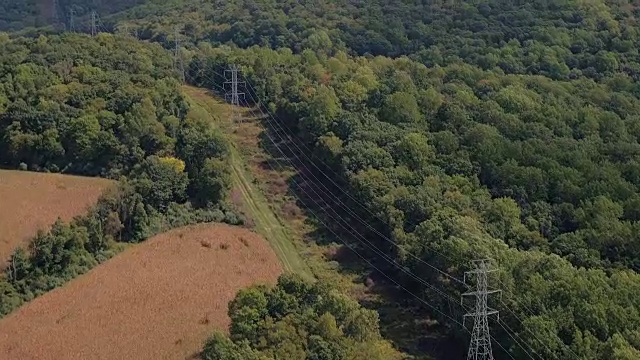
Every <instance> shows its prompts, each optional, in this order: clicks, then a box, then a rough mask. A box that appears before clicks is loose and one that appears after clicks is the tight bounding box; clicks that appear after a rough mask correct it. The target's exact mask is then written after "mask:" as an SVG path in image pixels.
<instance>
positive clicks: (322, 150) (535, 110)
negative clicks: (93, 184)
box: [0, 0, 640, 360]
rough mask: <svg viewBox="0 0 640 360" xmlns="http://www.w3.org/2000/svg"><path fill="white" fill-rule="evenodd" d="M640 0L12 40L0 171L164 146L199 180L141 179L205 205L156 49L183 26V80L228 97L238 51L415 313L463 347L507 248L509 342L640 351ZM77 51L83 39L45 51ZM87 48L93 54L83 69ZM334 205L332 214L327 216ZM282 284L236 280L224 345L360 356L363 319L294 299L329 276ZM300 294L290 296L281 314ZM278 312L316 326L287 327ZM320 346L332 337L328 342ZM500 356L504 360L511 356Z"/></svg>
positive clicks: (186, 5) (421, 7)
mask: <svg viewBox="0 0 640 360" xmlns="http://www.w3.org/2000/svg"><path fill="white" fill-rule="evenodd" d="M5 6H6V5H5ZM32 10H33V9H32ZM118 10H120V8H119V9H118ZM15 11H24V10H20V9H17V10H15ZM105 11H106V9H105ZM638 12H640V8H638V6H637V5H635V4H633V3H631V2H628V1H614V0H610V1H609V0H608V1H604V0H597V1H590V2H584V1H573V0H565V1H553V2H550V1H543V0H535V1H528V2H524V1H506V0H487V1H470V0H469V1H446V2H445V1H424V2H413V1H389V0H374V1H366V2H357V1H345V0H336V1H328V0H321V1H255V0H233V1H224V2H222V1H205V0H190V1H187V0H176V1H172V2H169V3H167V4H159V3H156V2H147V3H145V4H142V5H139V6H135V7H131V8H130V9H128V10H125V11H123V12H118V13H115V12H114V14H113V15H111V16H108V15H106V16H104V17H103V19H104V21H105V22H107V23H109V24H111V25H113V28H117V29H121V28H123V27H124V26H125V25H126V27H127V28H128V29H135V30H136V33H137V36H138V37H139V39H140V40H142V42H137V41H136V39H135V38H134V37H132V36H124V35H123V36H120V37H118V41H115V40H114V39H116V37H112V36H111V35H101V36H99V37H98V38H97V42H98V43H100V42H104V43H105V44H106V45H101V46H98V45H97V44H95V43H93V42H90V41H89V40H86V41H87V44H85V46H86V49H87V50H84V49H85V48H84V47H75V48H74V47H73V46H72V45H70V43H73V42H74V41H78V42H79V41H80V39H81V37H79V36H76V37H74V36H70V35H63V36H61V37H54V38H49V39H48V40H46V41H45V40H43V39H42V38H40V39H37V38H35V39H23V38H18V39H16V40H10V39H9V38H8V37H7V38H5V39H3V43H2V44H3V46H4V47H5V49H7V50H6V51H3V52H2V53H3V54H5V55H4V56H3V57H4V58H6V59H3V61H2V63H3V69H4V70H3V72H2V74H4V75H2V76H3V83H5V82H6V84H7V85H5V87H4V89H3V93H4V95H3V96H2V97H0V99H2V100H1V101H0V103H1V104H3V105H2V107H3V110H4V113H5V115H3V118H2V119H3V120H2V122H1V123H0V134H1V135H2V139H3V140H2V142H1V143H0V150H2V152H0V156H2V158H0V162H1V163H2V164H3V165H5V166H12V167H19V166H26V167H28V168H29V169H35V170H49V171H61V170H62V169H65V171H72V172H75V173H83V174H88V175H102V176H110V177H117V176H120V175H126V176H131V177H133V178H139V177H141V178H145V175H144V174H145V170H143V169H142V168H143V167H144V166H143V165H140V164H145V163H149V162H151V163H153V162H154V160H150V159H149V158H148V157H150V156H151V159H156V158H154V157H153V156H156V157H158V159H159V160H157V161H158V162H160V163H162V161H166V160H162V159H164V158H166V157H168V156H176V157H177V158H179V159H183V161H185V164H186V165H185V166H186V169H187V170H185V171H186V173H187V175H188V176H187V178H188V180H187V181H186V182H187V183H188V184H187V185H186V187H184V188H185V189H186V190H184V191H179V192H176V193H172V190H167V193H172V195H167V196H165V197H162V198H160V199H154V197H153V196H151V197H148V196H149V195H151V194H156V193H157V192H156V191H149V189H148V187H147V188H145V187H144V186H139V187H138V190H136V192H138V193H140V194H141V196H142V199H144V201H145V202H149V204H148V205H149V206H150V207H151V208H154V209H159V210H158V211H160V212H161V211H167V210H166V207H165V205H163V204H166V202H167V201H169V202H170V201H173V200H177V202H178V203H180V202H184V201H186V200H187V199H190V200H191V201H193V202H194V204H199V203H202V202H203V201H199V200H198V199H199V197H198V194H201V193H202V191H204V189H209V188H210V187H209V186H208V184H206V185H202V182H201V181H199V180H197V177H198V175H199V174H200V173H201V171H200V169H201V168H202V166H204V165H202V164H203V162H202V161H201V160H199V161H195V160H193V158H190V156H195V155H194V154H193V151H194V149H195V148H194V147H189V146H185V145H184V141H185V140H184V139H185V129H184V128H182V127H181V125H179V124H180V122H176V120H177V119H182V118H183V117H184V116H185V112H186V111H187V109H186V108H185V106H186V105H185V104H184V103H182V102H181V100H180V97H179V95H178V94H177V93H176V92H175V86H176V83H175V80H166V78H167V77H173V76H175V73H173V72H172V63H171V58H170V57H169V56H170V55H168V54H166V53H164V54H163V50H162V49H161V46H164V47H165V48H172V47H173V45H174V41H175V40H176V39H175V36H174V31H175V27H176V26H178V27H179V29H180V35H179V36H180V39H179V40H180V41H182V42H183V43H185V44H186V47H185V48H184V49H183V50H182V52H181V53H180V56H181V57H182V58H183V60H184V61H185V64H186V68H187V69H186V72H187V81H188V82H190V83H192V84H194V85H198V86H202V87H207V88H210V89H216V84H221V83H222V82H224V80H225V79H223V77H222V75H223V74H224V70H226V69H228V68H229V66H230V65H238V66H240V68H241V72H242V74H243V76H244V80H246V81H247V84H249V85H248V86H247V88H246V89H244V91H246V93H247V94H248V95H247V99H248V102H249V104H248V105H255V103H257V102H258V100H260V106H262V109H263V111H264V112H266V113H269V114H272V115H273V118H271V120H273V121H271V120H266V121H265V124H266V125H267V126H268V127H270V128H271V130H272V132H271V133H270V136H271V137H272V138H275V140H276V142H277V143H284V144H285V145H280V146H279V147H278V146H269V144H266V145H265V147H267V148H269V150H270V151H272V152H273V153H274V156H281V155H283V154H281V153H285V154H287V155H289V156H290V157H291V158H294V156H292V155H298V156H295V158H297V159H298V160H296V161H294V166H296V167H297V168H298V170H299V171H300V175H299V179H298V184H294V183H292V184H291V191H292V193H294V194H295V195H296V196H297V197H299V198H300V199H301V202H303V203H304V205H307V207H308V208H310V209H308V210H312V211H314V213H319V214H320V215H319V217H320V220H321V221H322V222H323V223H325V224H327V225H328V226H327V227H326V228H325V229H323V230H324V231H325V237H327V239H328V240H329V241H333V242H336V243H340V242H341V240H344V241H345V243H346V246H347V247H348V248H350V249H351V250H352V251H354V252H356V253H358V254H360V255H362V256H363V258H364V260H365V261H366V262H367V263H368V264H369V265H370V266H368V270H367V271H370V272H372V273H375V274H377V280H378V279H380V282H381V283H386V284H387V285H388V286H389V287H390V288H396V290H397V294H396V298H395V299H393V300H391V302H392V303H394V304H396V306H398V307H406V308H412V309H413V308H415V307H418V308H420V309H421V312H420V313H419V314H420V315H423V314H428V315H429V316H431V317H433V318H436V319H437V320H438V322H439V323H440V324H441V328H440V329H439V331H440V332H442V333H443V334H445V335H446V336H448V337H449V339H450V340H451V341H453V343H455V344H456V347H457V348H462V349H466V346H467V342H468V338H469V334H468V331H466V330H464V328H463V327H461V326H460V324H458V323H457V320H460V319H462V315H463V313H464V312H466V311H467V310H468V309H465V308H464V307H462V306H459V299H460V296H459V295H460V294H461V293H463V292H465V291H467V290H468V288H467V287H466V286H465V285H463V284H461V283H459V281H456V280H459V279H462V278H463V276H464V272H465V271H469V270H471V266H472V264H471V261H472V260H474V259H479V258H485V257H488V258H492V259H494V260H495V262H496V264H497V267H498V268H499V269H500V271H499V272H498V275H497V276H496V279H494V282H493V284H492V285H493V286H494V287H496V288H500V289H502V290H503V298H502V301H498V302H497V303H496V304H495V307H496V308H497V309H498V310H500V313H501V316H500V322H495V323H493V325H492V331H494V336H495V338H496V341H497V342H498V343H500V344H501V345H502V346H503V347H504V348H505V349H506V351H508V352H509V353H510V354H512V356H514V357H515V358H526V357H527V355H529V356H531V355H530V354H533V355H536V357H538V358H544V359H573V358H579V359H594V360H595V359H619V360H626V359H629V360H630V359H637V358H639V357H640V330H639V329H640V296H639V295H640V276H639V275H638V271H640V239H639V238H638V236H637V235H636V234H637V233H638V229H640V194H639V190H640V188H639V187H640V162H639V158H638V156H639V155H640V143H639V141H640V117H639V116H640V111H639V110H640V98H639V97H640V86H638V80H639V79H638V71H640V58H639V57H638V50H637V49H638V45H639V43H640V34H639V33H638V30H637V21H636V16H637V15H638ZM56 41H58V42H59V43H57V45H56V46H53V47H52V46H51V45H48V43H49V42H54V43H55V42H56ZM43 42H44V44H43ZM123 42H124V43H125V44H129V45H128V46H130V47H132V46H136V47H139V50H137V51H135V52H133V55H128V56H130V57H129V58H127V56H125V55H124V54H123V55H121V57H120V56H118V55H115V54H114V52H113V51H106V50H103V51H105V52H104V53H100V52H99V50H97V49H94V50H91V49H92V47H98V48H102V47H104V46H106V47H107V49H109V46H112V47H117V46H122V47H123V48H126V46H127V45H123ZM146 42H151V43H159V45H149V44H145V45H142V43H146ZM60 46H69V47H71V49H70V50H66V51H60V52H59V53H58V52H57V51H53V50H49V51H47V50H46V49H48V48H49V49H52V48H55V49H59V48H60ZM16 49H17V50H16ZM48 52H50V53H49V54H47V53H48ZM74 52H75V53H77V55H74V59H77V57H78V58H80V59H84V61H81V62H78V61H77V60H74V61H76V64H74V66H73V70H72V71H67V72H65V67H64V60H65V58H66V57H68V56H67V55H68V54H70V53H74ZM85 52H89V54H86V53H85ZM56 54H57V55H56ZM60 54H65V55H64V56H61V55H60ZM138 56H140V57H142V59H140V58H138ZM83 57H84V58H83ZM127 59H128V60H127ZM127 61H129V62H127ZM86 63H88V64H86ZM61 64H62V65H61ZM124 73H126V74H124ZM116 79H118V80H116ZM116 81H120V83H115V84H114V82H116ZM121 84H122V85H121ZM124 84H127V86H123V85H124ZM123 89H127V90H126V91H125V90H123ZM131 94H136V96H133V97H132V96H131ZM47 99H48V101H47ZM131 99H139V101H134V103H130V102H128V101H131ZM60 103H63V104H65V105H64V106H62V107H60V106H59V104H60ZM5 119H11V121H8V120H5ZM71 119H78V120H80V121H77V124H78V125H75V126H69V125H71V124H72V123H74V122H75V121H71ZM138 119H144V121H143V123H142V124H138V123H136V121H137V120H138ZM134 120H136V121H134ZM134 124H135V126H132V125H134ZM76 126H77V127H76ZM123 126H124V127H125V128H124V129H126V130H124V131H123V130H122V129H123ZM128 126H132V127H128ZM87 130H91V131H87ZM87 133H88V134H89V135H87ZM79 134H82V136H78V135H79ZM141 134H143V136H141ZM283 134H287V135H290V136H283ZM87 136H89V139H87ZM92 136H93V138H92ZM193 136H194V137H196V133H195V132H194V133H193ZM212 136H213V137H214V138H216V139H219V137H218V136H215V135H212ZM83 139H84V143H83ZM95 139H101V140H100V141H95ZM181 139H182V140H181ZM190 140H192V141H201V139H196V138H192V139H190ZM218 142H220V143H222V142H223V139H220V140H219V141H218ZM198 144H204V142H200V143H198ZM220 146H221V147H222V145H220ZM189 149H190V150H189ZM211 151H212V152H211V154H210V155H208V157H216V156H219V155H218V154H220V152H221V151H220V150H218V149H211ZM222 152H223V151H222ZM145 159H147V160H145ZM208 164H210V166H213V164H212V163H211V162H209V163H208ZM148 166H153V165H152V164H150V165H148ZM211 172H212V173H215V172H216V170H215V169H212V170H211ZM146 173H147V175H146V176H147V177H148V176H149V172H148V171H146ZM134 182H135V181H134ZM143 183H144V182H143ZM300 183H304V184H303V185H305V186H306V183H310V184H312V185H311V188H312V189H315V190H313V191H309V190H305V189H306V188H305V186H300ZM174 184H175V183H174ZM198 184H200V187H199V186H198ZM147 186H150V185H149V184H148V183H147ZM180 186H184V184H183V185H180ZM134 187H135V186H134ZM182 188H183V187H181V189H182ZM219 188H224V186H221V187H219ZM178 193H179V195H181V196H177V197H176V194H178ZM214 198H219V196H218V195H216V196H214ZM318 198H322V200H323V201H324V202H329V203H330V204H331V210H328V211H322V210H321V208H322V207H320V206H317V207H315V206H314V205H315V204H317V203H319V201H317V200H318ZM205 202H206V201H205ZM340 219H342V220H340ZM365 267H367V266H365ZM384 276H388V278H385V279H382V278H383V277H384ZM282 281H285V280H282ZM287 281H288V280H287ZM12 286H13V287H14V288H19V286H17V285H15V284H14V285H12ZM287 286H289V287H290V286H292V285H284V284H279V285H278V286H277V287H276V288H275V290H274V289H253V290H247V292H246V293H241V294H239V295H238V298H237V299H236V302H235V303H232V305H231V307H230V316H231V319H232V331H231V337H230V338H226V337H224V336H222V335H215V336H214V337H212V339H211V340H210V342H208V343H207V345H206V346H205V354H206V353H207V352H208V353H209V355H207V356H209V357H208V358H210V359H245V358H248V359H251V358H256V359H263V358H267V359H268V358H279V357H278V355H277V349H278V348H280V347H282V346H284V344H287V346H293V347H295V346H294V345H296V344H305V345H304V346H305V349H302V350H300V349H298V350H295V349H293V348H291V351H292V352H295V351H301V353H300V354H299V356H297V357H296V356H293V357H292V358H296V359H297V358H301V359H304V358H314V359H350V358H352V357H349V356H348V355H347V354H349V351H352V350H349V349H350V346H353V345H352V343H350V341H352V339H350V337H349V335H348V331H346V329H347V328H349V325H348V324H347V323H346V322H345V320H344V317H343V318H342V319H341V318H340V316H341V315H338V314H336V312H335V310H330V311H328V313H329V314H331V315H330V316H331V317H329V316H324V315H323V314H322V313H321V312H320V311H319V310H318V308H317V306H320V305H318V304H316V303H315V302H314V301H312V300H305V301H306V302H305V303H304V304H299V303H296V300H294V299H295V298H298V299H299V298H300V297H302V298H308V296H309V295H308V292H309V291H312V290H308V289H306V290H304V292H300V291H302V290H295V291H294V290H286V289H285V288H286V287H287ZM296 286H303V285H296ZM283 287H284V288H283ZM400 288H405V289H408V290H409V292H407V291H402V290H401V289H400ZM12 291H13V290H12ZM313 291H317V290H313ZM282 292H284V293H285V294H289V295H290V296H291V299H289V300H290V302H291V303H290V304H289V303H288V304H289V305H290V306H291V308H289V309H288V310H281V311H284V312H280V313H278V312H277V311H276V310H275V309H279V308H280V307H282V306H283V305H282V302H283V300H282V299H280V297H282V296H284V295H282V294H281V293H282ZM275 293H277V294H278V295H274V294H275ZM412 294H413V295H415V294H418V296H416V297H413V296H412ZM443 294H445V295H446V296H443ZM285 297H286V296H285ZM249 298H250V300H248V299H249ZM287 298H289V297H287ZM452 299H453V300H452ZM294 303H295V305H294ZM234 304H235V305H234ZM239 304H242V305H239ZM353 306H356V305H355V304H354V305H353ZM293 309H295V310H293ZM434 309H435V310H434ZM287 315H289V317H287ZM309 316H311V317H312V319H313V320H308V317H309ZM323 316H324V318H322V319H318V317H323ZM363 316H364V315H363ZM366 316H369V315H366ZM317 322H325V325H326V324H328V323H331V327H338V328H340V329H341V330H340V337H341V338H340V341H338V343H340V344H341V345H339V347H340V349H341V350H339V349H337V348H336V347H335V346H338V345H335V344H333V345H330V344H324V343H323V344H322V345H320V339H318V338H316V337H315V336H319V337H320V338H325V340H326V338H327V336H329V335H328V333H327V332H326V331H327V330H326V329H325V330H319V329H318V328H315V327H314V328H310V327H313V326H315V324H316V323H317ZM373 323H375V324H377V320H376V321H372V324H373ZM247 324H253V325H254V326H257V325H256V324H260V325H259V326H258V327H253V328H247V327H246V326H248V325H247ZM336 324H337V325H336ZM370 325H371V324H370ZM234 326H235V327H234ZM326 326H329V325H326ZM371 326H373V325H371ZM272 327H277V328H278V329H283V330H282V332H283V333H287V334H289V335H290V333H296V332H299V333H300V334H302V333H304V334H306V337H305V338H304V340H301V339H299V338H295V339H293V340H292V339H291V338H288V337H287V336H288V335H287V336H284V335H283V336H282V337H278V338H269V336H268V334H269V331H270V329H272ZM507 330H509V331H507ZM376 331H377V330H376ZM377 332H378V334H376V336H378V335H379V334H380V332H379V331H377ZM374 333H375V332H374ZM383 333H384V332H383ZM512 334H515V335H516V336H515V337H514V336H512ZM532 334H534V335H533V336H532ZM300 336H301V335H300ZM342 337H345V339H342ZM349 344H351V345H349ZM317 347H323V348H324V347H326V348H327V349H329V348H330V349H331V350H327V354H328V355H326V356H324V357H323V356H320V355H313V354H311V353H313V351H310V350H309V349H311V348H317ZM285 348H287V347H285ZM220 349H227V350H225V351H229V353H228V354H224V353H220V351H222V350H220ZM287 349H289V348H287ZM403 350H408V349H403ZM305 351H306V352H305ZM380 351H384V350H380ZM456 351H460V350H452V352H454V353H456ZM303 353H304V354H303ZM338 353H339V354H338ZM329 354H332V355H329ZM456 354H458V353H456ZM313 356H315V357H313ZM496 356H497V357H498V358H508V355H506V354H505V352H504V351H502V350H500V349H499V348H496ZM367 357H374V358H375V355H369V356H367Z"/></svg>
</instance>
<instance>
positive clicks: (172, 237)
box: [0, 224, 282, 360]
mask: <svg viewBox="0 0 640 360" xmlns="http://www.w3.org/2000/svg"><path fill="white" fill-rule="evenodd" d="M281 272H282V269H281V266H280V263H279V262H278V259H277V258H276V256H275V254H274V253H273V251H272V250H271V248H270V247H269V245H268V244H267V242H266V241H265V240H264V239H263V238H262V237H260V236H259V235H257V234H255V233H252V232H250V231H249V230H246V229H243V228H239V227H232V226H227V225H215V224H200V225H194V226H190V227H186V228H181V229H176V230H173V231H170V232H168V233H165V234H162V235H159V236H156V237H154V238H152V239H150V240H147V241H146V242H144V243H142V244H140V245H136V246H134V247H132V248H129V249H128V250H126V251H125V252H123V253H121V254H120V255H118V256H116V257H115V258H112V259H111V260H108V261H107V262H105V263H104V264H102V265H100V266H98V267H97V268H95V269H93V270H92V271H90V272H89V273H87V274H85V275H82V276H80V277H78V278H76V279H75V280H72V281H71V282H70V283H68V284H67V285H65V286H63V287H62V288H58V289H56V290H53V291H51V292H49V293H47V294H45V295H43V296H42V297H39V298H36V299H35V300H33V301H31V302H30V303H28V304H27V305H25V306H23V307H21V308H19V309H18V310H16V311H15V312H14V313H12V314H10V315H8V316H7V317H6V318H4V319H2V320H0V359H38V360H44V359H52V360H54V359H55V360H66V359H83V360H86V359H154V360H157V359H188V358H192V357H193V356H194V354H196V353H198V352H199V351H200V350H201V347H202V345H203V342H204V341H205V339H206V338H207V337H208V336H209V335H210V334H211V333H212V331H214V330H216V329H218V330H226V329H227V327H228V325H229V318H228V317H227V305H228V302H229V301H230V300H232V299H233V297H234V296H235V294H236V292H237V291H238V290H239V289H241V288H244V287H247V286H249V285H251V284H255V283H275V281H276V279H277V277H278V276H279V275H280V273H281Z"/></svg>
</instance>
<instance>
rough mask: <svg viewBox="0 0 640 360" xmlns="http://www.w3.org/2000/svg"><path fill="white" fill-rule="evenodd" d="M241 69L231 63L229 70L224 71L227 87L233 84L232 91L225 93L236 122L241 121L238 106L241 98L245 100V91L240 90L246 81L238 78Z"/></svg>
mask: <svg viewBox="0 0 640 360" xmlns="http://www.w3.org/2000/svg"><path fill="white" fill-rule="evenodd" d="M239 71H240V70H239V69H238V67H237V66H235V65H231V66H230V67H229V69H228V70H225V71H224V77H225V80H226V81H225V82H224V83H225V89H226V88H227V85H231V91H230V92H226V93H225V99H226V100H227V101H229V102H230V103H231V106H232V112H231V115H232V117H233V121H234V123H235V122H238V121H240V113H239V111H238V107H239V106H240V98H242V99H243V100H244V93H243V92H239V91H238V88H239V86H240V85H242V86H244V81H239V80H238V72H239ZM228 74H230V76H227V75H228Z"/></svg>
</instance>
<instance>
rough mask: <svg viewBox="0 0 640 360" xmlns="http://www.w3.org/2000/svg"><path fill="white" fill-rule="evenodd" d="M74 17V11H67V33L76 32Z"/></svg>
mask: <svg viewBox="0 0 640 360" xmlns="http://www.w3.org/2000/svg"><path fill="white" fill-rule="evenodd" d="M75 16H76V11H75V10H74V9H69V31H71V32H76V24H75V19H74V18H75Z"/></svg>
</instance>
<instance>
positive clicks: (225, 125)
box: [183, 86, 314, 279]
mask: <svg viewBox="0 0 640 360" xmlns="http://www.w3.org/2000/svg"><path fill="white" fill-rule="evenodd" d="M183 90H184V92H185V93H186V94H187V95H188V96H189V97H190V99H191V103H192V106H194V105H195V106H199V107H200V108H202V109H204V110H205V111H206V112H207V113H208V114H209V115H210V117H211V120H212V121H214V122H215V123H216V124H217V126H219V127H220V128H222V129H223V130H224V131H225V132H226V133H227V134H228V135H229V139H230V140H231V142H232V149H231V164H232V170H233V172H232V178H233V184H234V191H235V192H236V193H238V194H240V195H241V198H242V207H243V210H244V211H245V213H246V214H247V215H248V216H249V217H250V218H251V219H252V220H253V221H254V223H255V227H256V231H257V232H258V233H260V234H261V235H262V236H264V237H265V238H266V239H267V241H268V242H269V243H270V244H271V247H272V248H273V250H274V252H275V253H276V255H277V256H278V258H279V259H280V261H281V263H282V266H283V268H284V270H285V271H287V272H292V273H297V274H299V275H301V276H303V277H305V278H307V279H313V278H314V276H313V274H312V272H311V270H310V268H309V266H308V265H307V264H306V263H305V261H304V259H303V258H302V256H301V255H300V252H299V251H298V250H297V249H296V246H295V242H294V240H293V239H292V237H291V235H290V233H289V231H288V229H287V228H286V226H285V225H284V224H283V222H282V221H281V220H280V219H279V218H278V216H277V215H276V214H275V213H274V211H273V209H272V208H271V206H270V204H269V202H268V200H267V199H266V197H265V196H264V194H263V193H262V192H261V190H260V189H258V188H257V187H256V186H255V185H254V184H253V181H252V177H251V175H250V173H249V171H248V170H247V162H246V160H245V159H244V158H243V156H242V154H241V153H240V151H239V147H240V146H244V144H240V143H239V141H238V138H237V136H236V135H235V134H234V133H233V130H234V129H233V124H232V123H231V122H230V120H228V119H230V118H231V117H230V114H231V108H230V106H229V105H227V104H224V103H222V102H220V101H219V100H217V99H216V98H214V97H213V96H211V95H210V94H209V93H208V91H207V90H206V89H200V88H195V87H190V86H185V87H183ZM225 119H227V120H225ZM252 140H255V142H256V143H257V139H252Z"/></svg>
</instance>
